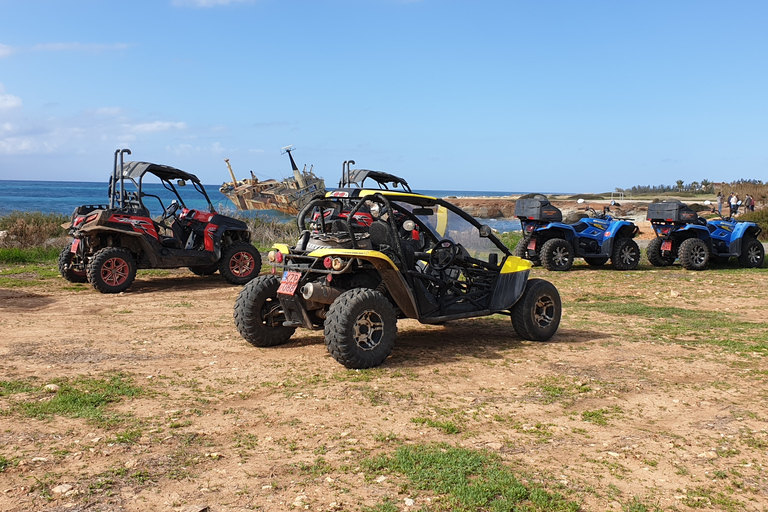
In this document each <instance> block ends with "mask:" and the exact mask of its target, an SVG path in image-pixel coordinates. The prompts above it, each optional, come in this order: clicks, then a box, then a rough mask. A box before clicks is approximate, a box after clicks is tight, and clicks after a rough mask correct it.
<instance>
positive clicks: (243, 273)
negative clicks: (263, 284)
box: [219, 242, 261, 284]
mask: <svg viewBox="0 0 768 512" xmlns="http://www.w3.org/2000/svg"><path fill="white" fill-rule="evenodd" d="M259 272H261V254H259V251H258V250H257V249H256V248H255V247H254V246H253V245H251V244H250V243H248V242H241V243H237V244H233V245H230V246H229V247H227V248H225V249H224V250H223V251H222V252H221V259H220V260H219V273H221V275H222V276H224V279H226V280H227V282H228V283H231V284H245V283H247V282H248V281H250V280H251V279H254V278H255V277H256V276H258V275H259Z"/></svg>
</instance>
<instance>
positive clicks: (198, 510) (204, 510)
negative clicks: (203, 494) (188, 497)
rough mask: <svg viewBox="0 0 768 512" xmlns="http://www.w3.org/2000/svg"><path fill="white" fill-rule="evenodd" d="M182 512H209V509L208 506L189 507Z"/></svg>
mask: <svg viewBox="0 0 768 512" xmlns="http://www.w3.org/2000/svg"><path fill="white" fill-rule="evenodd" d="M182 512H211V508H210V507H209V506H208V505H190V506H188V507H187V508H185V509H183V510H182Z"/></svg>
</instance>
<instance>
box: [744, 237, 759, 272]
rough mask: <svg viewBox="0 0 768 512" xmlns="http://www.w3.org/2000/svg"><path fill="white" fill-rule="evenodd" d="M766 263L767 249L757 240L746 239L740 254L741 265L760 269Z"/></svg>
mask: <svg viewBox="0 0 768 512" xmlns="http://www.w3.org/2000/svg"><path fill="white" fill-rule="evenodd" d="M764 261H765V248H763V244H762V243H761V242H760V241H759V240H757V239H755V238H751V237H750V238H747V237H744V239H743V240H742V243H741V254H739V265H741V266H742V267H746V268H760V267H762V266H763V262H764Z"/></svg>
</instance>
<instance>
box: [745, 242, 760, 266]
mask: <svg viewBox="0 0 768 512" xmlns="http://www.w3.org/2000/svg"><path fill="white" fill-rule="evenodd" d="M762 259H763V257H762V254H761V253H760V249H759V248H758V247H757V246H756V245H752V246H750V247H749V249H747V260H748V261H749V262H750V263H751V264H752V265H755V266H757V264H758V263H760V261H762Z"/></svg>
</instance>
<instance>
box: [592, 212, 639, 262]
mask: <svg viewBox="0 0 768 512" xmlns="http://www.w3.org/2000/svg"><path fill="white" fill-rule="evenodd" d="M639 231H640V228H638V227H637V226H636V225H635V224H634V223H632V222H629V221H626V220H614V221H613V222H611V224H610V225H609V226H608V229H606V230H605V233H603V243H602V244H601V245H600V254H602V255H603V256H608V257H609V258H610V257H611V256H612V255H613V244H614V242H615V241H616V239H617V238H635V237H636V236H637V233H638V232H639Z"/></svg>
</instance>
